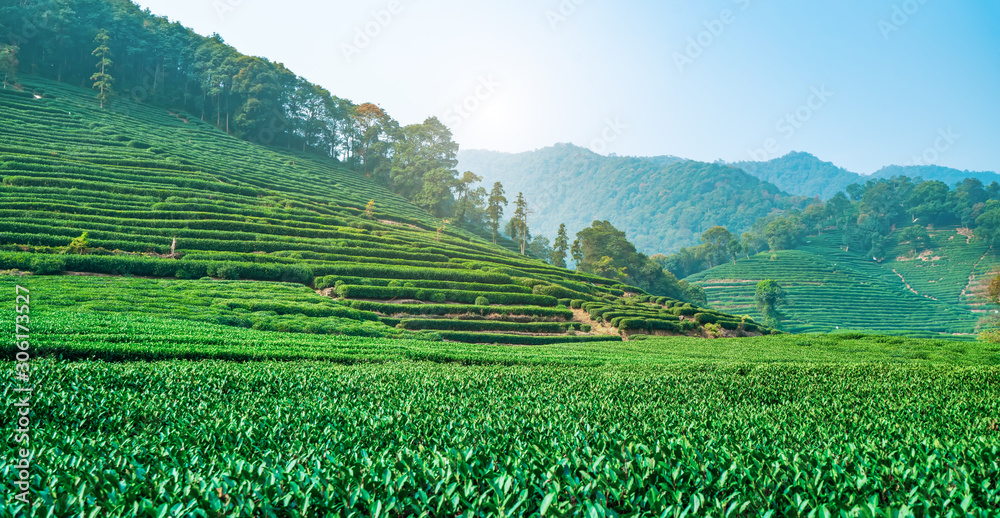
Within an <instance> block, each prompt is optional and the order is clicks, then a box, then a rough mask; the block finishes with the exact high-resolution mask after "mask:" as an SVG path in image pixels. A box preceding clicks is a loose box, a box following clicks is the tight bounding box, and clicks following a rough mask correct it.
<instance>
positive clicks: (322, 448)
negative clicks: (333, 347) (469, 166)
mask: <svg viewBox="0 0 1000 518" xmlns="http://www.w3.org/2000/svg"><path fill="white" fill-rule="evenodd" d="M4 367H5V368H7V367H9V365H5V366H4ZM36 368H37V372H36V376H37V379H38V385H37V389H36V391H37V392H36V393H37V398H36V400H35V401H34V406H33V408H32V410H33V415H34V419H36V422H37V428H36V432H35V433H36V435H35V437H34V438H33V440H34V441H35V443H34V444H33V446H34V448H35V449H36V459H35V463H36V468H35V471H34V474H33V479H32V488H33V489H32V493H31V499H32V501H33V502H34V505H33V507H31V508H30V509H22V508H20V507H18V504H17V503H16V502H15V501H14V500H13V492H12V491H5V497H4V498H5V501H4V502H3V505H4V506H5V507H6V508H7V509H8V510H10V511H12V512H14V513H23V515H24V516H47V515H50V514H49V513H50V510H51V512H52V513H53V514H52V515H54V516H71V515H72V516H76V515H79V514H80V513H83V515H86V516H89V515H90V514H89V513H96V515H99V516H150V517H159V516H168V515H169V516H212V517H215V516H325V515H342V516H459V515H461V516H683V515H687V516H706V515H711V516H948V515H951V516H969V515H971V516H995V515H996V514H997V513H1000V490H998V483H1000V431H998V425H997V423H998V419H1000V369H998V368H994V367H973V368H958V367H921V366H870V365H869V366H864V365H858V366H809V365H800V366H789V365H780V366H778V365H776V366H741V365H731V366H706V365H702V366H695V365H687V366H673V367H646V368H643V369H640V370H639V371H638V372H636V371H635V370H634V369H630V372H625V371H621V370H618V369H616V368H611V367H589V368H565V367H551V366H550V367H544V366H537V367H530V366H524V367H500V366H497V367H489V366H487V367H464V366H457V365H451V366H449V365H435V364H429V363H388V364H383V365H358V366H337V365H331V364H328V363H317V362H294V363H268V362H257V363H243V364H233V363H226V362H213V361H205V362H197V363H192V362H180V361H178V362H165V363H121V364H105V363H91V362H82V363H65V362H58V361H51V360H37V363H36ZM5 395H6V396H8V397H10V396H11V394H9V393H8V394H5ZM12 418H13V415H12V411H11V410H7V411H5V415H4V418H3V423H4V427H5V429H4V433H5V434H9V433H11V430H10V429H9V428H10V424H9V423H12V422H13V420H12ZM2 476H3V477H4V480H5V484H6V485H7V486H8V487H12V485H11V484H12V481H13V477H14V476H15V475H14V473H13V470H12V468H11V466H9V465H5V466H4V467H3V471H2Z"/></svg>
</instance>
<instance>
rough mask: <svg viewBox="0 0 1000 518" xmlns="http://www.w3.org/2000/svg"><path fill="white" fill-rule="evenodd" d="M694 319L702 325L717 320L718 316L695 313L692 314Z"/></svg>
mask: <svg viewBox="0 0 1000 518" xmlns="http://www.w3.org/2000/svg"><path fill="white" fill-rule="evenodd" d="M694 321H695V322H697V323H699V324H702V325H705V324H714V323H716V322H718V321H719V317H717V316H715V315H711V314H708V313H696V314H695V315H694Z"/></svg>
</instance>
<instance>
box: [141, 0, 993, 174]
mask: <svg viewBox="0 0 1000 518" xmlns="http://www.w3.org/2000/svg"><path fill="white" fill-rule="evenodd" d="M138 3H139V5H141V6H143V7H148V8H149V9H150V10H151V11H152V12H154V13H156V14H160V15H165V16H167V17H169V18H170V19H172V20H178V21H180V22H181V23H183V24H184V25H186V26H188V27H191V28H193V29H194V30H195V31H197V32H199V33H201V34H210V33H213V32H218V33H219V34H221V35H222V36H223V38H224V39H225V40H226V41H227V42H228V43H230V44H231V45H233V46H234V47H236V48H237V49H239V50H240V51H242V52H244V53H247V54H252V55H258V56H264V57H267V58H269V59H272V60H274V61H280V62H283V63H285V64H286V65H287V66H288V67H289V68H290V69H292V70H293V71H295V72H296V73H298V74H299V75H302V76H304V77H306V78H308V79H309V80H311V81H313V82H316V83H319V84H321V85H323V86H325V87H327V88H328V89H329V90H330V91H331V92H333V93H334V94H335V95H339V96H341V97H346V98H349V99H351V100H353V101H355V102H374V103H377V104H379V105H380V106H382V107H383V108H384V109H386V110H387V111H388V112H389V113H390V114H391V115H392V116H393V117H395V118H396V119H397V120H399V121H400V122H401V123H402V124H410V123H414V122H420V121H422V120H423V119H424V118H426V117H427V116H430V115H436V116H438V117H439V118H441V120H443V121H445V122H446V123H447V124H449V126H450V127H452V130H453V131H454V133H455V139H456V141H458V142H459V143H460V144H461V145H462V147H463V148H470V149H471V148H480V149H494V150H499V151H514V152H516V151H526V150H532V149H537V148H541V147H545V146H548V145H551V144H553V143H556V142H572V143H575V144H577V145H580V146H584V147H588V148H591V149H594V150H595V151H598V152H602V153H618V154H620V155H665V154H669V155H678V156H683V157H687V158H692V159H697V160H704V161H714V160H717V159H722V160H726V161H740V160H748V159H752V158H756V159H763V158H774V157H777V156H780V155H783V154H785V153H787V152H789V151H792V150H796V151H807V152H810V153H813V154H815V155H817V156H819V157H820V158H822V159H823V160H828V161H832V162H834V163H836V164H838V165H840V166H842V167H845V168H847V169H850V170H852V171H855V172H860V173H871V172H874V171H875V170H877V169H879V168H880V167H882V166H884V165H889V164H906V163H933V164H937V165H944V166H948V167H955V168H958V169H969V170H994V171H1000V100H998V98H997V96H996V93H997V92H998V91H1000V31H998V30H997V27H1000V1H998V0H950V1H947V2H946V1H945V0H905V1H904V0H893V1H889V0H842V1H833V0H827V1H822V2H804V1H802V0H797V1H793V0H766V1H765V0H660V1H628V2H611V1H609V0H534V1H531V0H504V1H502V2H501V1H496V0H494V1H485V0H355V1H351V2H345V1H329V2H319V1H307V0H283V1H282V2H280V3H279V2H265V1H263V0H140V1H139V2H138ZM359 34H360V36H359Z"/></svg>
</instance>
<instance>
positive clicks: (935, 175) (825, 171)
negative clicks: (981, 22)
mask: <svg viewBox="0 0 1000 518" xmlns="http://www.w3.org/2000/svg"><path fill="white" fill-rule="evenodd" d="M732 165H733V166H734V167H739V168H740V169H742V170H744V171H746V172H747V173H749V174H750V175H752V176H754V177H756V178H759V179H761V180H763V181H765V182H770V183H772V184H774V185H775V186H777V187H778V188H779V189H781V190H783V191H785V192H787V193H790V194H794V195H796V196H807V197H814V196H819V197H820V199H823V200H829V199H830V198H832V197H833V195H835V194H837V193H838V192H840V191H844V190H846V189H847V186H848V185H851V184H853V183H857V184H864V183H866V182H868V181H869V180H877V179H880V178H892V177H893V176H906V177H908V178H911V179H916V178H921V179H923V180H925V181H930V180H937V181H940V182H944V183H945V184H947V185H949V186H952V185H955V184H956V183H958V182H961V181H962V180H965V179H966V178H975V179H977V180H979V181H981V182H983V184H984V185H989V184H990V183H992V182H1000V175H998V174H997V173H994V172H990V171H960V170H958V169H952V168H949V167H942V166H936V165H908V166H900V165H891V166H886V167H883V168H882V169H879V170H878V171H875V172H874V173H872V174H870V175H862V174H858V173H854V172H851V171H848V170H847V169H844V168H842V167H838V166H837V165H835V164H832V163H830V162H824V161H823V160H820V159H819V158H817V157H815V156H814V155H811V154H809V153H802V152H793V153H789V154H787V155H785V156H783V157H779V158H775V159H773V160H768V161H767V162H736V163H733V164H732Z"/></svg>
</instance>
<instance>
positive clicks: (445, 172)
mask: <svg viewBox="0 0 1000 518" xmlns="http://www.w3.org/2000/svg"><path fill="white" fill-rule="evenodd" d="M0 38H2V39H0V77H2V78H3V87H4V88H7V87H11V88H21V86H20V84H19V83H18V75H19V74H30V75H36V76H41V77H44V78H47V79H52V80H55V81H58V82H63V83H67V84H71V85H75V86H81V87H85V88H93V89H94V91H95V97H96V100H95V103H98V102H99V103H100V106H101V108H102V109H108V110H111V111H115V112H124V111H127V110H129V106H131V103H142V104H146V105H150V106H158V107H162V108H164V109H166V110H168V111H170V113H171V114H174V115H176V116H177V117H179V118H182V119H184V120H187V119H189V118H198V119H200V120H202V121H204V122H206V123H209V124H211V125H213V126H215V127H217V128H218V129H219V130H221V131H223V132H225V133H226V134H229V135H233V136H235V137H238V138H242V139H244V140H247V141H250V142H253V143H258V144H262V145H267V146H271V147H276V148H283V149H288V150H294V151H299V152H306V153H311V154H316V155H318V156H324V157H328V158H330V159H332V160H334V161H336V162H337V163H339V164H341V165H343V166H345V167H347V168H349V169H352V170H354V171H356V172H358V174H360V175H364V176H366V177H369V178H371V179H372V180H373V181H375V182H377V183H379V184H381V185H383V186H385V187H388V188H389V189H390V190H392V191H393V192H395V193H397V194H399V195H401V196H403V197H404V198H406V199H407V200H410V201H411V202H413V203H414V204H415V205H417V206H418V207H421V208H423V209H426V210H427V211H428V212H430V213H431V214H432V215H434V216H436V217H438V218H442V220H443V221H445V223H443V224H444V225H448V224H451V225H458V226H462V227H465V228H469V229H471V230H473V231H476V232H478V233H480V234H482V235H486V234H492V237H493V241H494V242H497V241H498V240H500V239H502V238H501V237H500V236H499V230H502V229H501V228H500V227H501V219H502V218H503V215H504V214H503V208H504V207H506V205H507V200H506V197H505V196H504V194H505V193H504V191H503V188H502V186H500V185H493V189H492V190H491V191H490V192H487V190H486V189H485V188H484V187H478V186H476V185H475V184H477V183H478V182H480V181H481V178H480V177H479V176H477V175H475V174H472V173H471V172H467V173H465V174H462V175H460V174H459V171H458V170H457V169H456V164H457V159H456V155H457V153H458V149H459V147H458V144H457V143H455V142H454V141H453V139H452V133H451V130H450V129H449V128H448V127H447V126H445V125H444V124H443V123H442V122H441V121H440V120H438V119H437V118H436V117H429V118H427V119H426V120H425V121H423V122H422V123H418V124H410V125H406V126H401V125H400V123H399V122H398V121H396V120H395V119H394V118H393V117H392V116H391V115H389V114H388V113H386V112H385V111H384V110H383V109H382V108H381V107H379V106H378V105H377V104H375V103H371V102H362V103H359V102H354V101H351V100H349V99H345V98H342V97H338V96H336V95H334V94H333V93H331V92H330V91H328V90H327V89H325V88H323V87H322V86H320V85H318V84H315V83H312V82H309V81H308V80H306V79H305V78H303V77H301V76H299V75H296V74H295V73H294V72H293V71H291V70H289V69H288V68H287V67H285V65H283V64H282V63H276V62H273V61H270V60H268V59H266V58H261V57H255V56H247V55H244V54H242V53H240V52H239V51H237V50H236V49H234V48H233V47H231V46H230V45H227V44H226V42H225V41H223V39H222V38H221V37H220V36H219V35H217V34H213V35H211V36H201V35H198V34H196V33H195V32H193V31H192V30H190V29H188V28H186V27H184V26H183V25H181V24H179V23H177V22H171V21H169V20H168V19H167V18H164V17H160V16H155V15H153V14H152V13H150V11H149V10H148V9H147V10H142V9H140V8H139V7H138V6H137V5H135V4H133V3H132V2H131V1H129V0H74V1H71V0H46V1H41V2H16V3H13V4H11V3H5V4H4V5H3V6H0ZM372 203H379V201H378V200H372ZM490 203H492V205H489V204H490ZM511 219H513V218H511ZM519 229H520V227H518V225H517V224H516V222H515V232H514V233H512V236H514V237H515V238H517V237H518V236H521V237H522V239H521V240H522V243H521V248H522V252H523V253H524V252H526V250H525V245H526V243H525V242H524V239H523V237H524V236H526V235H527V233H526V232H522V231H519ZM523 230H525V231H526V230H527V229H526V228H525V229H523ZM508 245H509V244H508Z"/></svg>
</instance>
